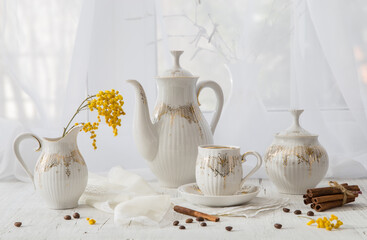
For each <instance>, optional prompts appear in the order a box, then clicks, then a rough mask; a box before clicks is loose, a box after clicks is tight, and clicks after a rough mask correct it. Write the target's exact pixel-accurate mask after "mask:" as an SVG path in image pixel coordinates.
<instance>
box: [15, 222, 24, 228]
mask: <svg viewBox="0 0 367 240" xmlns="http://www.w3.org/2000/svg"><path fill="white" fill-rule="evenodd" d="M14 226H16V227H20V226H22V222H15V223H14Z"/></svg>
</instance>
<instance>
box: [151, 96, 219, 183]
mask: <svg viewBox="0 0 367 240" xmlns="http://www.w3.org/2000/svg"><path fill="white" fill-rule="evenodd" d="M167 97H169V96H167ZM190 100H191V99H190ZM164 102H170V100H169V99H165V100H164ZM164 102H161V103H158V105H157V106H158V107H157V108H156V111H155V114H154V115H155V118H154V120H153V121H154V122H156V123H155V126H156V129H157V132H158V135H159V136H160V137H159V145H158V152H157V155H156V157H155V159H154V160H153V161H152V162H148V164H149V165H150V168H151V170H152V172H153V173H154V174H155V175H156V176H157V178H158V180H159V181H160V184H161V185H162V186H164V187H178V186H180V185H182V184H186V183H192V182H195V163H196V158H197V149H198V146H199V145H204V144H211V143H213V136H212V133H211V131H210V128H209V125H208V124H207V122H206V120H205V119H204V116H203V114H202V113H201V111H200V109H199V106H198V104H195V103H193V102H192V101H191V102H189V101H188V104H187V105H183V106H182V105H181V106H174V105H170V106H171V107H172V108H175V109H178V110H177V111H172V112H166V111H165V109H166V106H165V107H163V108H160V107H159V106H162V105H161V104H165V103H164ZM188 108H189V110H188ZM188 111H189V112H188ZM159 116H160V117H159Z"/></svg>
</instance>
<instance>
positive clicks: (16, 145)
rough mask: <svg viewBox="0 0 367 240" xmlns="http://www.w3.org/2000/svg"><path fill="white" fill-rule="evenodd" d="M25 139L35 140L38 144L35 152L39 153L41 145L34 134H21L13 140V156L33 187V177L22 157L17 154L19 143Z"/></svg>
mask: <svg viewBox="0 0 367 240" xmlns="http://www.w3.org/2000/svg"><path fill="white" fill-rule="evenodd" d="M27 138H35V139H36V140H37V142H38V149H36V150H35V151H39V150H41V148H42V144H41V140H40V139H39V138H38V137H37V136H36V135H34V134H32V133H23V134H20V135H19V136H18V137H17V138H16V139H15V140H14V153H15V156H16V157H17V159H18V161H19V162H20V165H22V167H23V169H24V170H25V171H26V173H27V174H28V176H29V177H30V178H31V179H32V182H33V185H34V177H33V174H32V172H31V171H29V169H28V167H27V165H26V164H25V162H24V160H23V158H22V156H21V155H20V152H19V145H20V142H21V141H23V140H24V139H27Z"/></svg>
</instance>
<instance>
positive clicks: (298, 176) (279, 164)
mask: <svg viewBox="0 0 367 240" xmlns="http://www.w3.org/2000/svg"><path fill="white" fill-rule="evenodd" d="M290 112H291V113H292V115H293V125H292V126H291V127H290V128H288V129H287V130H285V131H282V132H280V133H277V134H276V135H275V138H274V141H273V143H272V144H271V145H270V147H269V148H268V150H267V152H266V154H265V157H264V162H265V168H266V172H267V174H268V176H269V178H270V180H271V181H272V182H273V183H274V184H275V186H276V187H277V188H278V190H279V192H281V193H287V194H304V193H305V192H306V190H307V189H309V188H314V187H315V186H316V185H317V184H318V183H319V182H320V181H321V180H322V179H323V177H324V176H325V174H326V172H327V169H328V167H329V158H328V155H327V153H326V151H325V149H324V148H323V147H322V146H321V144H320V143H319V141H318V136H317V135H314V134H311V133H309V132H307V131H306V130H305V129H303V128H302V127H301V126H300V124H299V116H300V115H301V113H302V112H303V110H291V111H290Z"/></svg>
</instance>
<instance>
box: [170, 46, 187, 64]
mask: <svg viewBox="0 0 367 240" xmlns="http://www.w3.org/2000/svg"><path fill="white" fill-rule="evenodd" d="M183 52H184V51H176V50H174V51H171V54H172V56H173V57H174V58H175V68H181V66H180V56H181V54H182V53H183Z"/></svg>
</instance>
